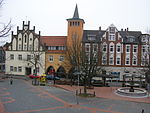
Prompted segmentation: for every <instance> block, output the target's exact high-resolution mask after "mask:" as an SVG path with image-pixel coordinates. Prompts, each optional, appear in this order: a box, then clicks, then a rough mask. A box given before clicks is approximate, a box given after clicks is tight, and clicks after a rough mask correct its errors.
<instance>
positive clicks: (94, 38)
mask: <svg viewBox="0 0 150 113" xmlns="http://www.w3.org/2000/svg"><path fill="white" fill-rule="evenodd" d="M87 38H88V40H90V41H94V40H96V35H92V34H89V35H87Z"/></svg>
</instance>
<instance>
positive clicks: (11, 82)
mask: <svg viewBox="0 0 150 113" xmlns="http://www.w3.org/2000/svg"><path fill="white" fill-rule="evenodd" d="M12 84H13V79H12V77H11V78H10V85H12Z"/></svg>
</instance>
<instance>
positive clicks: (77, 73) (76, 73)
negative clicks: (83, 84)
mask: <svg viewBox="0 0 150 113" xmlns="http://www.w3.org/2000/svg"><path fill="white" fill-rule="evenodd" d="M74 75H76V76H77V79H78V81H77V82H78V84H77V85H78V88H77V91H76V101H77V104H79V100H78V98H77V95H78V92H79V85H80V77H79V76H80V72H78V71H76V72H75V73H74Z"/></svg>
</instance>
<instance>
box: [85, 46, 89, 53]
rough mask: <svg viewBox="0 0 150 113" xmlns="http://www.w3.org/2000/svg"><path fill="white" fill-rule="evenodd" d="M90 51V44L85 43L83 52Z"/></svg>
mask: <svg viewBox="0 0 150 113" xmlns="http://www.w3.org/2000/svg"><path fill="white" fill-rule="evenodd" d="M89 51H90V44H85V52H89Z"/></svg>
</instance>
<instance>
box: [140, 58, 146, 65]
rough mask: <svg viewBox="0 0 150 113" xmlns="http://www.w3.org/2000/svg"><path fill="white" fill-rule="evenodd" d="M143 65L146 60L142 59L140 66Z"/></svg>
mask: <svg viewBox="0 0 150 113" xmlns="http://www.w3.org/2000/svg"><path fill="white" fill-rule="evenodd" d="M145 63H146V59H145V58H144V57H143V58H142V59H141V65H145Z"/></svg>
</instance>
